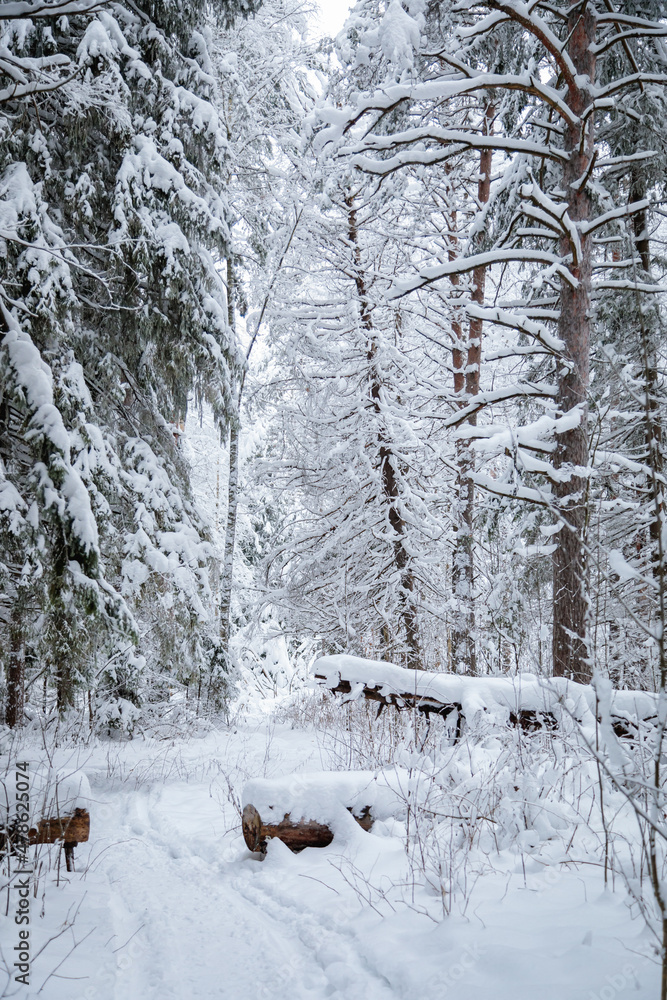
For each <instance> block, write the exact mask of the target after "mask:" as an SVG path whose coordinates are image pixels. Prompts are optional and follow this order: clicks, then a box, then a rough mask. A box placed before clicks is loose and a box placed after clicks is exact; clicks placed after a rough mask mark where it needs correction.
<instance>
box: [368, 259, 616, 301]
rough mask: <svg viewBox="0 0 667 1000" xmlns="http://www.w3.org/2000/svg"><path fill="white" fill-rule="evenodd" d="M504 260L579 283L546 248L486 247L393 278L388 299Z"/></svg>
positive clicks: (572, 284) (562, 262) (501, 262)
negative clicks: (539, 267)
mask: <svg viewBox="0 0 667 1000" xmlns="http://www.w3.org/2000/svg"><path fill="white" fill-rule="evenodd" d="M505 263H518V264H521V263H524V264H547V265H550V266H551V268H552V269H553V270H554V271H555V272H557V273H558V274H560V276H561V277H562V278H564V279H565V280H566V281H567V282H568V284H570V285H571V286H572V287H573V288H576V287H577V285H578V284H579V282H578V281H577V279H576V278H575V277H574V276H573V275H572V274H571V273H570V272H569V271H568V269H567V267H566V266H565V260H564V258H563V257H560V256H558V255H557V254H554V253H549V252H548V251H547V250H528V249H523V248H522V247H515V248H512V249H509V250H489V251H487V252H486V253H478V254H473V255H472V256H470V257H462V258H459V259H458V260H451V261H446V262H445V263H442V264H437V265H435V266H433V267H425V268H421V269H420V271H419V277H418V278H413V279H407V278H405V279H399V280H397V281H395V282H394V284H393V287H392V288H391V289H390V291H389V292H388V298H389V299H398V298H401V297H402V296H403V295H408V294H409V293H410V292H413V291H416V290H417V289H419V288H424V287H426V286H427V285H432V284H433V283H434V282H435V281H440V280H441V279H442V278H448V277H451V275H453V274H466V273H468V272H469V271H474V270H475V268H477V267H492V266H493V265H494V264H505ZM633 287H634V286H633Z"/></svg>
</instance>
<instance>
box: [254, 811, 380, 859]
mask: <svg viewBox="0 0 667 1000" xmlns="http://www.w3.org/2000/svg"><path fill="white" fill-rule="evenodd" d="M349 812H351V813H352V810H351V809H350V810H349ZM352 815H353V816H354V818H355V819H356V821H357V823H358V824H359V826H360V827H361V828H362V829H363V830H366V831H368V830H370V828H371V827H372V825H373V817H372V816H371V810H370V806H364V808H363V809H362V810H361V811H360V813H359V815H358V816H355V815H354V813H352ZM242 827H243V839H244V840H245V842H246V846H247V848H248V850H249V851H255V852H259V853H260V854H265V853H266V845H267V842H268V841H269V840H271V839H272V838H273V837H277V838H278V840H282V842H283V844H286V846H287V847H289V849H290V851H293V852H294V853H295V854H298V853H299V851H303V849H304V848H305V847H328V845H329V844H330V843H331V841H332V840H333V832H332V830H331V829H330V828H329V827H328V826H325V825H324V824H323V823H316V822H315V820H312V819H300V820H298V821H297V822H295V821H294V820H293V819H292V817H291V816H290V814H289V813H285V816H284V817H283V819H282V820H281V821H280V823H263V822H262V818H261V816H260V815H259V813H258V812H257V810H256V809H255V807H254V806H253V805H250V804H248V805H247V806H245V807H244V809H243V817H242Z"/></svg>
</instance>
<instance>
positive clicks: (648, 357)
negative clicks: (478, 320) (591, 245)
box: [629, 167, 664, 576]
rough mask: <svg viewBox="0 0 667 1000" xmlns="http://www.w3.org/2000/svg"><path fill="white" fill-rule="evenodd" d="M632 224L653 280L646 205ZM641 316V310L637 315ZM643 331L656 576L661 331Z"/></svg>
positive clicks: (636, 188) (660, 511)
mask: <svg viewBox="0 0 667 1000" xmlns="http://www.w3.org/2000/svg"><path fill="white" fill-rule="evenodd" d="M645 197H646V181H645V179H644V177H643V176H642V174H641V171H640V169H639V168H638V167H635V168H634V169H633V171H632V174H631V186H630V199H629V200H630V201H631V202H637V201H643V200H644V198H645ZM632 226H633V230H634V243H635V252H636V254H637V255H638V257H639V261H640V264H641V269H642V271H643V272H644V273H643V275H642V276H641V280H643V281H650V280H651V242H650V238H649V233H648V213H647V210H646V209H644V210H643V211H642V212H637V213H635V215H634V216H633V218H632ZM638 298H639V296H638ZM637 308H638V310H641V303H640V302H638V303H637ZM638 318H640V319H641V314H640V316H639V317H638ZM641 322H642V333H643V337H642V340H643V343H642V350H643V353H644V357H643V366H644V378H645V381H646V394H647V400H646V402H647V407H648V415H647V420H646V430H645V435H646V454H647V456H648V461H649V463H650V464H651V467H652V468H653V469H654V472H655V476H654V477H652V478H651V480H650V483H649V492H650V497H651V505H652V507H653V508H655V509H656V512H657V515H658V516H656V517H652V518H651V520H650V526H649V537H650V542H651V565H652V567H653V573H654V576H656V575H657V572H658V562H659V560H658V548H659V546H658V532H659V530H660V529H659V525H660V523H661V519H662V518H663V516H664V499H663V493H662V490H661V489H658V491H657V493H656V491H655V489H654V484H657V483H660V481H661V477H662V472H663V464H664V463H663V457H662V421H661V419H660V398H659V396H660V394H659V372H658V344H657V335H658V331H656V330H655V329H653V330H647V329H646V328H645V324H644V321H643V320H642V321H641Z"/></svg>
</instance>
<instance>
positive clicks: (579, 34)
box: [553, 7, 596, 683]
mask: <svg viewBox="0 0 667 1000" xmlns="http://www.w3.org/2000/svg"><path fill="white" fill-rule="evenodd" d="M567 27H568V34H569V39H570V40H569V45H568V50H569V54H570V58H571V60H572V62H573V64H574V67H575V69H576V71H577V78H576V79H575V82H574V83H573V84H572V85H571V86H570V87H569V89H568V96H567V104H568V106H569V107H570V108H571V110H572V111H573V112H574V113H575V114H576V115H578V116H581V115H582V113H583V112H584V111H585V109H586V108H587V106H588V104H589V101H590V96H589V94H588V92H587V90H586V89H585V87H584V86H582V85H581V83H580V80H581V79H582V77H588V78H589V79H590V80H591V81H593V80H594V79H595V54H594V53H593V52H592V51H591V46H592V44H593V42H594V40H595V29H596V20H595V13H594V11H592V10H591V8H590V7H584V8H583V9H582V8H581V7H573V8H572V9H571V11H570V14H569V19H568V25H567ZM592 119H593V116H592V115H591V116H589V118H588V119H587V120H586V124H585V125H583V126H582V125H581V124H572V125H570V126H569V127H568V128H567V131H566V135H565V151H566V152H567V154H568V158H567V161H566V162H565V164H564V167H563V190H564V191H565V192H566V199H567V210H568V216H569V218H570V220H571V221H572V222H574V223H577V222H581V221H584V220H586V219H588V218H589V215H590V209H591V205H590V196H589V194H588V191H587V188H586V184H585V178H586V176H587V173H588V170H589V166H590V162H591V158H592V156H593V120H592ZM560 252H561V254H562V255H563V257H568V255H569V256H570V259H571V263H570V264H569V265H568V270H569V273H570V275H571V277H572V279H574V281H573V282H572V283H571V282H570V281H569V280H567V279H566V278H561V295H560V318H559V323H558V335H559V337H560V338H561V340H562V341H563V343H564V344H565V349H564V357H563V360H562V362H561V364H560V366H559V375H558V399H559V409H560V411H561V412H562V413H563V414H567V413H568V412H570V411H572V410H573V409H574V408H575V407H576V408H578V410H579V420H578V422H577V425H576V426H575V427H573V428H572V429H571V430H568V431H565V432H564V433H561V434H559V435H558V436H557V445H556V453H555V462H554V465H555V467H556V469H557V470H559V471H560V472H561V474H562V475H563V476H564V479H563V480H562V481H558V482H557V483H556V484H555V486H554V497H555V500H556V503H557V505H558V507H559V510H560V514H561V520H562V522H563V526H562V527H561V529H560V531H559V533H558V535H557V536H556V537H557V540H558V545H557V548H556V550H555V552H554V556H553V672H554V676H557V677H570V678H572V679H573V680H576V681H580V682H581V683H586V682H587V681H588V680H589V679H590V663H589V660H588V645H587V638H586V621H587V608H588V601H587V595H586V573H587V566H586V553H585V535H586V512H587V497H586V491H587V480H586V479H585V478H584V477H583V476H581V475H579V474H578V470H580V469H581V468H583V467H585V466H586V465H587V464H588V427H587V422H588V403H587V399H588V381H589V350H590V306H591V273H592V241H591V238H590V237H582V238H581V241H580V247H576V246H574V245H573V244H572V242H571V241H570V239H569V238H568V236H566V235H563V236H562V237H561V240H560Z"/></svg>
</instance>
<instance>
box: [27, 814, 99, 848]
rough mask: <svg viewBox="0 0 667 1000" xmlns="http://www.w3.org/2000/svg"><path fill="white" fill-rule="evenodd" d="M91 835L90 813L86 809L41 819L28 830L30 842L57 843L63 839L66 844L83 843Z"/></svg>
mask: <svg viewBox="0 0 667 1000" xmlns="http://www.w3.org/2000/svg"><path fill="white" fill-rule="evenodd" d="M89 835H90V814H89V813H88V811H87V810H86V809H75V810H74V813H73V815H71V816H55V817H51V818H50V819H40V820H39V821H38V823H37V826H36V827H34V826H33V827H31V828H30V830H28V841H29V843H30V844H55V842H56V841H57V840H62V841H64V842H65V844H73V845H76V844H81V843H83V842H84V841H86V840H88V837H89Z"/></svg>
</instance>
